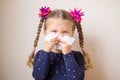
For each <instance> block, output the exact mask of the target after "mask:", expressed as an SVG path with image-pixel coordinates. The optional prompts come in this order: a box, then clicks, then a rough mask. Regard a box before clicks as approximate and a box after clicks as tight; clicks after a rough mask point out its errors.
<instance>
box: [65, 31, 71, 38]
mask: <svg viewBox="0 0 120 80" xmlns="http://www.w3.org/2000/svg"><path fill="white" fill-rule="evenodd" d="M64 36H69V37H72V36H73V32H70V33H65V34H64Z"/></svg>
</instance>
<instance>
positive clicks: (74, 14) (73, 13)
mask: <svg viewBox="0 0 120 80" xmlns="http://www.w3.org/2000/svg"><path fill="white" fill-rule="evenodd" d="M81 10H82V9H80V10H78V9H77V8H74V10H70V12H69V13H70V15H71V16H72V18H73V19H74V21H75V22H81V20H82V18H81V16H84V13H83V12H81Z"/></svg>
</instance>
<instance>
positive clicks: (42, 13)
mask: <svg viewBox="0 0 120 80" xmlns="http://www.w3.org/2000/svg"><path fill="white" fill-rule="evenodd" d="M39 11H40V13H39V14H38V15H39V17H41V18H43V19H46V16H47V15H48V14H49V13H50V12H51V10H50V7H46V6H44V7H41V8H39Z"/></svg>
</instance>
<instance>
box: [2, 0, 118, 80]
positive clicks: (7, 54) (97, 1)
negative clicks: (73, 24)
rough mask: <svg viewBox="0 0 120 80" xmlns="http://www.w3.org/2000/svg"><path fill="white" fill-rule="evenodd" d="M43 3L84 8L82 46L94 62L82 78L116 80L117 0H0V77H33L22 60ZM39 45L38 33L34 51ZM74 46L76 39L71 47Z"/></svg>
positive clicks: (7, 79)
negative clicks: (83, 43) (83, 40)
mask: <svg viewBox="0 0 120 80" xmlns="http://www.w3.org/2000/svg"><path fill="white" fill-rule="evenodd" d="M45 5H46V6H50V7H51V9H56V8H59V9H65V10H69V9H74V8H75V7H78V8H82V11H84V13H85V16H84V17H83V21H82V28H83V32H84V39H85V49H86V51H87V52H88V53H89V54H90V57H91V60H92V62H93V64H94V68H93V69H92V70H89V71H86V76H85V80H120V36H119V34H120V0H0V80H34V79H33V78H32V75H31V74H32V69H30V68H29V67H28V66H27V65H26V64H25V62H26V60H27V57H28V55H29V53H30V52H31V50H32V46H33V41H34V38H35V36H36V31H37V27H38V24H39V17H38V13H39V7H41V6H45ZM75 37H76V38H77V33H76V32H75ZM42 44H43V34H42V33H41V37H40V42H39V46H38V47H37V50H38V49H41V47H42ZM76 45H77V46H76ZM78 47H79V45H78V39H76V42H75V44H74V45H73V48H74V49H75V50H79V48H78Z"/></svg>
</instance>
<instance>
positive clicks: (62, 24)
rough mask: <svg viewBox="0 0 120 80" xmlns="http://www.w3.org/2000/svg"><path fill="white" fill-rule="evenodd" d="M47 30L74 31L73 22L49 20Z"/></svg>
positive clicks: (57, 19) (59, 19) (56, 19)
mask: <svg viewBox="0 0 120 80" xmlns="http://www.w3.org/2000/svg"><path fill="white" fill-rule="evenodd" d="M46 28H47V29H48V28H62V29H72V28H73V22H72V21H70V20H66V19H61V18H49V19H47V21H46Z"/></svg>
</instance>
